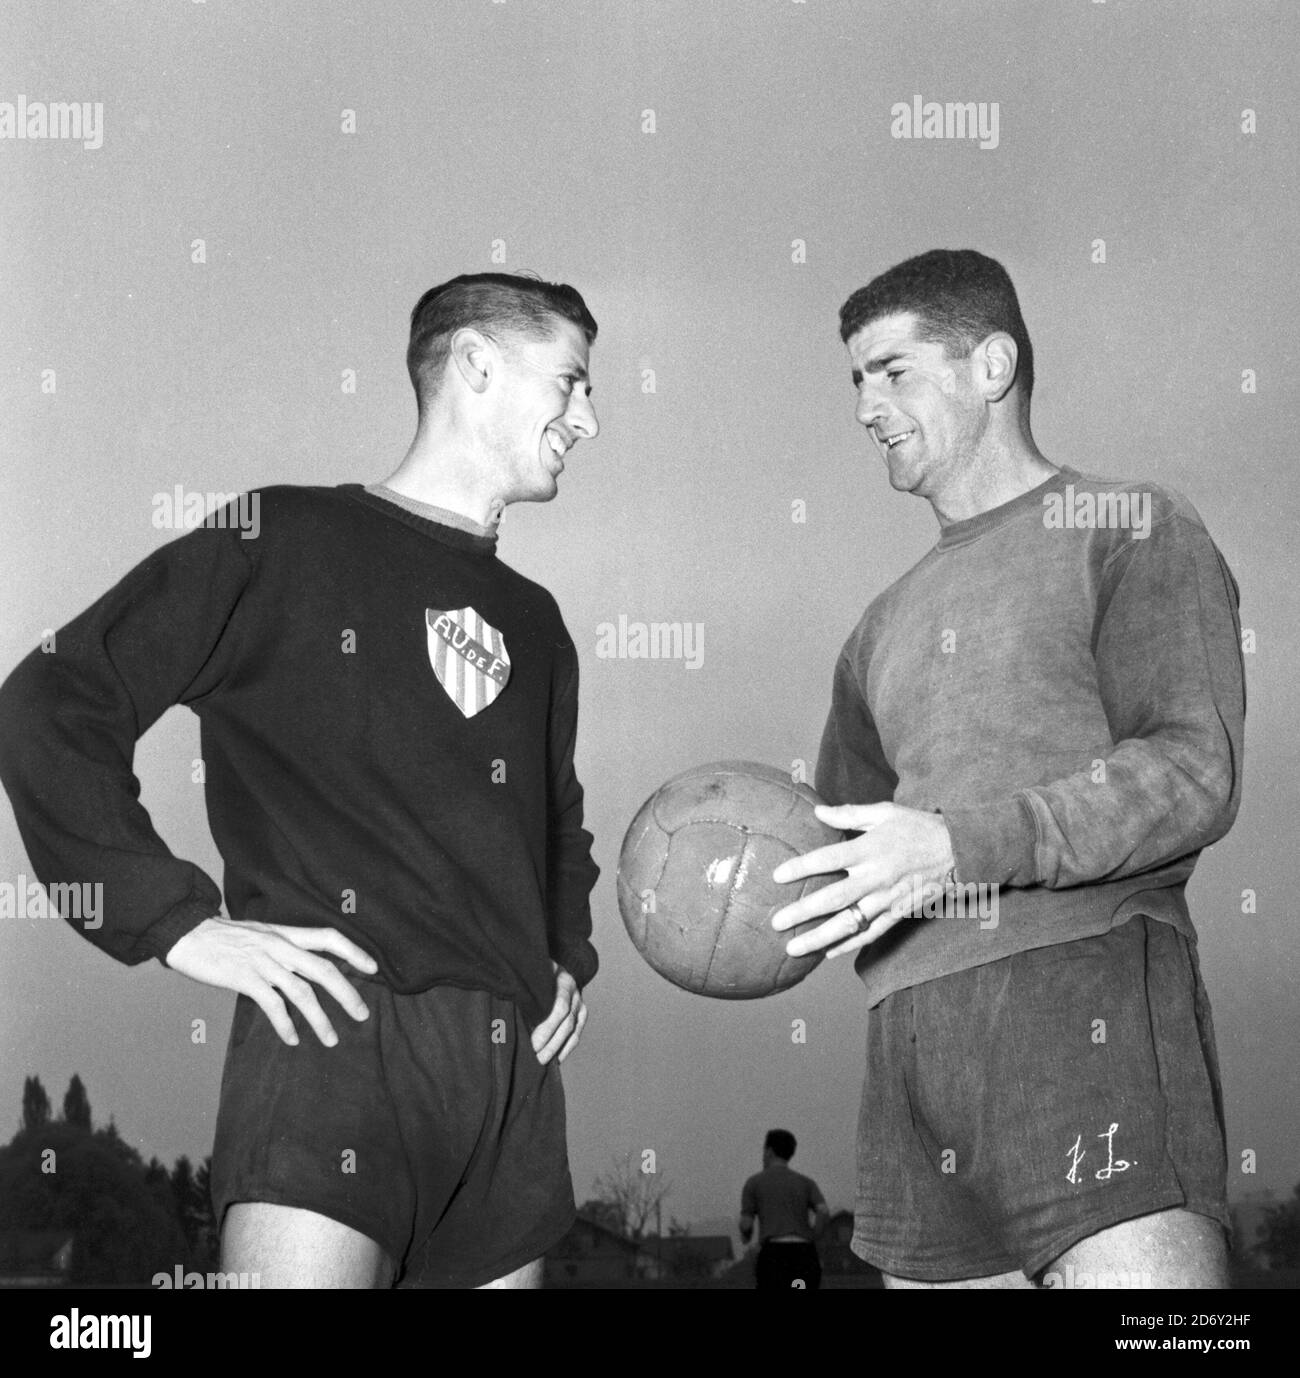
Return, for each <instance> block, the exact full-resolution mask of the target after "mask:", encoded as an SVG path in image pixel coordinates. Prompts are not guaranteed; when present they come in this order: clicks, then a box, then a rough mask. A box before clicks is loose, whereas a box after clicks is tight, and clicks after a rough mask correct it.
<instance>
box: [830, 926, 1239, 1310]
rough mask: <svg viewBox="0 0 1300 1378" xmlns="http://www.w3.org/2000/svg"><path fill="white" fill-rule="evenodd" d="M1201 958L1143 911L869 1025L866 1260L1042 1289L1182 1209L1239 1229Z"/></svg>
mask: <svg viewBox="0 0 1300 1378" xmlns="http://www.w3.org/2000/svg"><path fill="white" fill-rule="evenodd" d="M1226 1181H1227V1152H1226V1144H1225V1138H1224V1131H1223V1108H1222V1100H1221V1095H1220V1090H1219V1070H1218V1061H1217V1058H1216V1055H1215V1048H1214V1029H1213V1025H1212V1023H1211V1020H1210V1004H1209V1000H1208V998H1207V997H1206V994H1205V988H1204V986H1203V985H1202V984H1201V979H1200V973H1199V970H1198V966H1197V960H1196V948H1195V945H1194V944H1193V943H1190V942H1189V941H1188V940H1187V939H1186V938H1185V937H1184V936H1183V935H1182V934H1181V933H1179V932H1178V930H1177V929H1175V928H1173V927H1172V926H1170V925H1169V924H1165V923H1160V922H1158V921H1157V920H1154V919H1149V918H1146V917H1145V916H1142V915H1138V916H1136V917H1134V918H1132V919H1129V920H1128V921H1127V922H1125V923H1121V924H1119V925H1118V926H1117V927H1115V928H1113V929H1111V930H1110V931H1109V932H1108V933H1105V934H1102V935H1101V936H1100V937H1096V938H1084V939H1080V940H1079V941H1078V942H1072V943H1059V944H1056V945H1053V946H1051V947H1041V948H1035V949H1033V950H1031V951H1029V952H1019V953H1016V954H1014V955H1013V956H1010V957H1006V958H1004V959H1003V960H1001V961H998V962H990V963H988V964H986V965H984V966H980V967H975V968H973V969H971V970H969V971H961V972H957V973H955V974H954V975H952V976H945V977H941V978H939V979H938V980H934V981H927V982H925V983H923V984H922V985H919V986H913V987H911V988H909V989H907V990H901V991H897V992H895V993H894V994H893V995H890V996H888V997H887V998H886V999H885V1000H883V1001H882V1002H881V1003H880V1004H879V1005H877V1006H876V1008H874V1009H873V1010H872V1011H871V1012H870V1016H869V1019H868V1026H867V1075H866V1082H865V1085H864V1087H863V1095H862V1112H861V1116H860V1119H859V1124H858V1197H857V1211H856V1228H855V1231H854V1238H853V1251H854V1252H855V1253H856V1254H858V1255H859V1256H860V1257H861V1258H864V1259H866V1260H867V1261H868V1262H870V1263H873V1264H875V1266H876V1267H878V1268H880V1269H881V1270H882V1271H883V1272H885V1273H891V1274H893V1275H894V1276H896V1277H903V1278H912V1279H916V1280H920V1281H927V1282H944V1281H954V1280H956V1279H959V1278H980V1277H988V1276H991V1275H993V1274H997V1273H1011V1272H1016V1271H1021V1272H1023V1273H1025V1275H1026V1276H1028V1277H1031V1278H1032V1277H1035V1276H1036V1275H1037V1274H1039V1273H1041V1272H1042V1271H1043V1269H1045V1268H1046V1267H1047V1266H1048V1265H1049V1264H1051V1263H1052V1262H1054V1261H1055V1260H1056V1259H1057V1258H1059V1257H1060V1255H1061V1254H1063V1253H1064V1252H1065V1251H1066V1250H1067V1249H1069V1248H1070V1247H1071V1246H1072V1245H1074V1244H1077V1243H1078V1242H1079V1241H1080V1240H1081V1239H1085V1238H1087V1237H1088V1236H1089V1235H1092V1234H1096V1233H1097V1232H1098V1231H1099V1230H1104V1229H1106V1228H1107V1227H1108V1226H1111V1225H1116V1224H1118V1223H1120V1222H1121V1221H1123V1220H1128V1219H1132V1218H1134V1217H1136V1216H1140V1215H1148V1214H1150V1213H1152V1212H1154V1211H1160V1210H1167V1209H1170V1208H1174V1207H1182V1208H1184V1209H1186V1210H1189V1211H1195V1212H1197V1213H1198V1214H1201V1215H1206V1216H1209V1217H1210V1218H1211V1219H1214V1220H1217V1221H1218V1222H1219V1223H1220V1224H1222V1225H1224V1226H1225V1227H1226V1225H1227V1222H1228V1214H1227V1205H1226Z"/></svg>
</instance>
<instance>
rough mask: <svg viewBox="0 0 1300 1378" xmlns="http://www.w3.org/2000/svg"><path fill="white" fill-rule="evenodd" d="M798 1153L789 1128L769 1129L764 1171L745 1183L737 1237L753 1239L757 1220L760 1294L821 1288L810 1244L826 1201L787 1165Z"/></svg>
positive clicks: (807, 1179) (819, 1227) (823, 1220)
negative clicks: (791, 1289) (768, 1291)
mask: <svg viewBox="0 0 1300 1378" xmlns="http://www.w3.org/2000/svg"><path fill="white" fill-rule="evenodd" d="M795 1148H796V1144H795V1137H794V1135H793V1134H791V1133H790V1131H789V1130H788V1129H771V1130H769V1131H768V1135H767V1138H766V1139H764V1140H763V1171H762V1172H756V1173H755V1174H754V1175H753V1176H752V1177H751V1178H750V1179H749V1181H747V1182H746V1183H745V1189H744V1191H743V1192H741V1195H740V1237H741V1239H742V1240H744V1242H745V1243H746V1244H748V1243H749V1241H750V1240H751V1239H752V1238H753V1234H754V1217H755V1216H757V1217H758V1220H759V1231H758V1237H759V1240H760V1244H759V1249H758V1262H757V1265H756V1267H755V1283H754V1285H755V1286H756V1287H757V1288H758V1289H759V1291H765V1290H770V1291H782V1290H784V1291H788V1290H789V1289H790V1288H791V1287H820V1286H821V1285H822V1265H821V1262H820V1260H819V1259H818V1257H817V1246H816V1244H814V1243H813V1241H814V1240H815V1239H816V1237H817V1235H819V1234H820V1233H821V1230H822V1227H823V1226H824V1225H825V1223H826V1219H827V1215H828V1212H827V1210H826V1200H825V1198H824V1197H823V1196H822V1194H821V1190H820V1188H819V1187H818V1186H817V1183H816V1182H814V1181H813V1180H812V1178H811V1177H805V1176H803V1174H802V1173H798V1172H795V1171H794V1169H793V1168H792V1167H791V1166H790V1159H791V1158H793V1157H794V1151H795Z"/></svg>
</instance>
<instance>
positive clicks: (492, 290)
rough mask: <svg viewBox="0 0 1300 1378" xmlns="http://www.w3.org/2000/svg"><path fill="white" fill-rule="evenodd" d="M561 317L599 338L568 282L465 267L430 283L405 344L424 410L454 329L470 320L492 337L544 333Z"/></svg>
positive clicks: (408, 367) (408, 366)
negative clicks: (467, 270)
mask: <svg viewBox="0 0 1300 1378" xmlns="http://www.w3.org/2000/svg"><path fill="white" fill-rule="evenodd" d="M557 318H558V319H559V320H564V321H571V322H572V323H573V324H574V325H576V326H578V327H579V329H581V331H582V333H583V334H584V335H585V336H586V339H587V343H588V345H590V344H592V343H593V342H594V341H595V339H596V318H595V317H594V316H593V315H592V314H591V312H590V311H588V310H587V303H586V302H585V301H583V299H582V297H581V295H580V294H579V293H578V291H577V289H576V288H573V287H570V286H569V285H568V283H564V282H543V281H542V279H541V278H538V277H526V276H523V275H520V274H515V273H462V274H461V275H460V276H459V277H454V278H451V279H449V280H448V281H447V282H441V283H439V284H438V286H437V287H430V288H429V290H428V291H427V292H426V293H425V294H424V295H423V296H422V297H421V298H420V300H419V301H417V302H416V303H415V309H414V310H413V311H412V312H411V340H410V343H409V344H408V345H407V347H406V371H407V372H408V373H409V374H410V375H411V385H412V386H413V387H414V388H415V395H416V398H417V400H418V401H419V404H420V408H421V410H423V408H424V402H425V399H426V398H427V397H431V396H432V395H433V391H434V389H435V388H436V386H437V380H438V378H439V376H440V374H441V372H442V367H443V365H444V364H445V363H446V362H447V355H448V353H449V351H450V349H451V337H452V336H453V335H454V334H455V333H456V331H458V330H461V329H464V328H465V327H466V326H470V327H472V328H474V329H476V330H481V331H482V332H483V334H484V335H487V336H488V337H489V338H491V339H496V338H498V337H500V336H506V335H522V336H525V337H527V338H529V339H541V338H548V337H549V336H551V335H552V334H553V333H554V329H555V321H556V319H557Z"/></svg>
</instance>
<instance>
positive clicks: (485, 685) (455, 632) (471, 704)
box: [424, 608, 510, 718]
mask: <svg viewBox="0 0 1300 1378" xmlns="http://www.w3.org/2000/svg"><path fill="white" fill-rule="evenodd" d="M424 619H425V623H426V626H427V630H428V633H429V663H430V664H431V665H432V666H433V673H434V674H435V675H437V676H438V683H439V684H441V685H442V687H443V688H444V689H445V690H446V691H447V697H448V698H449V699H450V700H451V701H452V703H454V704H455V705H456V707H457V708H459V709H460V711H461V712H462V713H464V715H465V716H466V717H467V718H472V717H473V716H474V714H475V713H481V712H482V711H483V709H485V708H487V707H489V706H490V705H491V704H493V703H494V702H495V701H496V697H497V695H498V694H499V693H500V692H501V691H502V690H503V689H504V688H505V687H506V685H507V684H509V683H510V654H509V652H508V651H507V650H506V639H505V637H503V636H502V635H501V633H500V632H499V631H497V629H496V628H495V627H494V626H492V624H491V623H490V622H488V621H486V620H485V619H484V618H483V617H481V616H480V615H479V614H478V613H477V612H475V611H474V609H473V608H452V609H450V610H448V611H446V612H441V611H439V610H438V609H437V608H426V609H425V610H424Z"/></svg>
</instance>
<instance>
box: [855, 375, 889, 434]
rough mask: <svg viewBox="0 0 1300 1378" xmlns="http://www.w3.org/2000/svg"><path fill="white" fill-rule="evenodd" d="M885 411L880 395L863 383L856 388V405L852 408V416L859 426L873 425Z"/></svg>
mask: <svg viewBox="0 0 1300 1378" xmlns="http://www.w3.org/2000/svg"><path fill="white" fill-rule="evenodd" d="M884 413H885V408H884V405H883V403H882V401H881V399H880V397H879V396H878V395H877V394H876V393H875V392H873V391H872V390H871V389H870V388H869V387H867V385H866V384H865V383H864V384H863V385H862V387H860V388H859V389H858V405H857V406H856V407H855V408H854V412H853V414H854V416H855V417H856V418H857V421H858V424H859V425H861V426H870V425H873V424H874V423H875V422H876V421H877V420H879V419H880V417H882V416H883V415H884Z"/></svg>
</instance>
